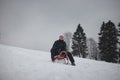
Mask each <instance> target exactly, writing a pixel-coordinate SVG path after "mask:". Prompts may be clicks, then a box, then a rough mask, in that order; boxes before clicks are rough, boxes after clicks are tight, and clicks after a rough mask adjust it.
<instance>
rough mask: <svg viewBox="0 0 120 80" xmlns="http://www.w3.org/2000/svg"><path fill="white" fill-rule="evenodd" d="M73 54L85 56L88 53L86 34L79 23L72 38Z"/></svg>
mask: <svg viewBox="0 0 120 80" xmlns="http://www.w3.org/2000/svg"><path fill="white" fill-rule="evenodd" d="M72 49H73V51H72V54H73V55H76V56H79V57H82V58H85V57H86V55H87V46H86V35H85V33H84V30H83V28H82V27H81V25H80V24H79V25H78V27H77V29H76V32H74V34H73V38H72Z"/></svg>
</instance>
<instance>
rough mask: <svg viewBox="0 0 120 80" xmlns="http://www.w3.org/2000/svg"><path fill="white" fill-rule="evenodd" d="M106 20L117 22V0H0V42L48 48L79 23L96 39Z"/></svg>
mask: <svg viewBox="0 0 120 80" xmlns="http://www.w3.org/2000/svg"><path fill="white" fill-rule="evenodd" d="M108 20H111V21H113V22H114V23H115V24H116V25H117V24H118V22H120V0H0V43H2V44H9V45H13V46H19V47H24V48H30V49H39V50H45V51H49V50H50V48H51V47H52V44H53V42H54V41H55V40H56V39H58V36H59V35H60V34H63V33H65V32H72V33H73V32H75V30H76V28H77V25H78V24H79V23H80V24H81V26H82V27H83V29H84V31H85V33H86V36H87V37H88V38H91V37H92V38H94V39H95V40H96V41H97V42H98V33H99V30H100V27H101V24H102V22H103V21H105V22H107V21H108Z"/></svg>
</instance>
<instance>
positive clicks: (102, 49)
mask: <svg viewBox="0 0 120 80" xmlns="http://www.w3.org/2000/svg"><path fill="white" fill-rule="evenodd" d="M64 36H65V41H66V43H67V49H68V50H70V45H71V48H72V51H71V53H72V54H73V55H74V56H78V57H82V58H89V59H94V60H102V61H106V62H113V63H120V23H118V25H117V26H116V25H115V24H114V23H113V22H112V21H111V20H109V21H108V22H107V23H105V22H103V23H102V25H101V27H100V32H99V33H98V36H99V37H98V43H97V42H96V41H95V40H94V39H93V38H89V39H88V38H87V37H86V34H85V32H84V29H83V28H82V26H81V25H80V24H78V26H77V29H76V31H75V32H74V33H73V34H71V33H70V32H68V33H64ZM70 39H71V40H70Z"/></svg>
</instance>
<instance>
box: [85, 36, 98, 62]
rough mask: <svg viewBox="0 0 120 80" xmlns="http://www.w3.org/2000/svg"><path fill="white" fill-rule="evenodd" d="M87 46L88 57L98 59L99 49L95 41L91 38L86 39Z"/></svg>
mask: <svg viewBox="0 0 120 80" xmlns="http://www.w3.org/2000/svg"><path fill="white" fill-rule="evenodd" d="M87 47H88V58H89V59H94V60H98V59H99V51H98V45H97V42H96V41H95V40H94V39H93V38H89V39H87Z"/></svg>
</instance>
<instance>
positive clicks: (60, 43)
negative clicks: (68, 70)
mask: <svg viewBox="0 0 120 80" xmlns="http://www.w3.org/2000/svg"><path fill="white" fill-rule="evenodd" d="M50 51H51V60H52V61H53V62H54V61H55V58H54V57H55V56H56V55H59V53H60V52H61V51H66V52H67V55H68V57H69V60H70V62H71V64H72V65H75V60H74V58H73V56H72V54H71V53H70V52H68V51H67V50H66V43H65V41H64V36H63V35H60V36H59V40H56V41H55V42H54V44H53V46H52V48H51V50H50Z"/></svg>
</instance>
